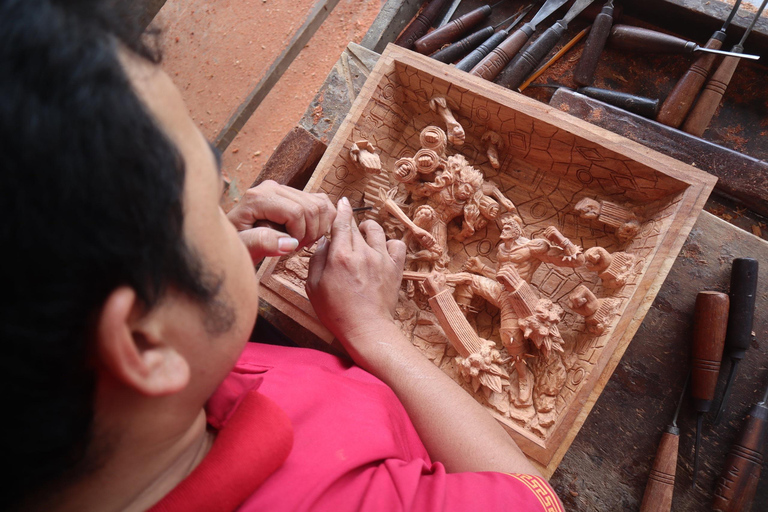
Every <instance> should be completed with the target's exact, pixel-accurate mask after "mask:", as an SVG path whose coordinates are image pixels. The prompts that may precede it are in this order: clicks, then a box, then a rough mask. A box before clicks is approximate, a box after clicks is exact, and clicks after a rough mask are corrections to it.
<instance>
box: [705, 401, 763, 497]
mask: <svg viewBox="0 0 768 512" xmlns="http://www.w3.org/2000/svg"><path fill="white" fill-rule="evenodd" d="M766 402H768V389H766V390H765V394H764V395H763V399H762V400H761V401H760V402H758V403H757V404H755V405H754V406H753V407H752V409H750V410H749V414H748V415H747V418H746V420H745V421H744V426H743V427H742V428H741V435H740V437H739V440H738V441H737V442H736V443H734V445H733V447H732V448H731V451H730V452H729V453H728V458H726V459H725V468H724V471H723V474H722V476H721V477H720V480H719V482H718V484H717V487H715V499H714V501H713V502H712V510H714V511H715V512H738V511H740V510H749V509H750V505H752V499H753V498H754V497H755V492H756V491H757V484H758V482H759V481H760V472H761V471H762V469H763V458H764V457H765V449H766V439H765V438H766V430H768V404H766ZM764 505H765V503H763V506H764ZM760 509H761V510H764V508H762V507H761V508H760ZM755 510H756V509H755Z"/></svg>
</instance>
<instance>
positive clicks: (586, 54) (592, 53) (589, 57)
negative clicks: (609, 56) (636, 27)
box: [573, 0, 613, 85]
mask: <svg viewBox="0 0 768 512" xmlns="http://www.w3.org/2000/svg"><path fill="white" fill-rule="evenodd" d="M612 26H613V0H608V2H606V3H605V5H604V6H603V8H602V10H601V11H600V13H599V14H598V15H597V16H595V21H594V23H592V30H591V31H590V33H589V37H587V41H586V42H585V43H584V51H583V52H582V53H581V58H580V59H579V63H578V64H577V65H576V69H575V70H574V72H573V81H574V82H576V83H577V84H579V85H590V84H591V83H592V81H593V80H594V79H595V69H597V61H598V60H600V54H601V53H603V48H605V42H606V41H608V36H609V35H610V33H611V27H612Z"/></svg>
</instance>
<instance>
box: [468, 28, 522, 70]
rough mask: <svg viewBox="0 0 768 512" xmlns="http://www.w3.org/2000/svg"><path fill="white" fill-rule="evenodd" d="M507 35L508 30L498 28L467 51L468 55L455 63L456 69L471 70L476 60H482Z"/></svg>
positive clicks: (476, 62) (475, 64)
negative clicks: (483, 40) (481, 42)
mask: <svg viewBox="0 0 768 512" xmlns="http://www.w3.org/2000/svg"><path fill="white" fill-rule="evenodd" d="M508 35H509V32H507V31H506V30H499V31H498V32H496V33H495V34H493V35H492V36H491V37H489V38H488V39H487V40H485V42H483V44H481V45H480V46H478V47H477V48H475V49H474V50H472V51H471V52H469V55H467V56H466V57H464V58H463V59H461V60H460V61H459V62H458V63H457V64H456V69H460V70H462V71H467V72H469V71H471V70H472V68H474V67H475V66H477V64H478V62H480V61H481V60H483V58H484V57H485V56H486V55H488V54H489V53H490V52H491V50H493V49H494V48H496V47H497V46H498V45H499V43H501V42H502V41H503V40H504V39H506V38H507V36H508Z"/></svg>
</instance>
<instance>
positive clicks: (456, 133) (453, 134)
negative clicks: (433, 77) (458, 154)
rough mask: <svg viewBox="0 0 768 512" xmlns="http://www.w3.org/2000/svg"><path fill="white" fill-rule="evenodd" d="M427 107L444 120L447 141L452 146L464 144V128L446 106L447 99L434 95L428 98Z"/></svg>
mask: <svg viewBox="0 0 768 512" xmlns="http://www.w3.org/2000/svg"><path fill="white" fill-rule="evenodd" d="M429 108H431V109H432V110H433V111H434V112H436V113H437V115H439V116H440V117H441V118H443V121H444V122H445V126H446V128H445V131H446V133H447V134H448V141H449V142H450V143H451V144H453V145H454V146H461V145H462V144H464V138H465V133H464V128H463V127H462V126H461V125H460V124H459V122H458V121H457V120H456V118H455V117H454V116H453V112H451V108H450V107H449V106H448V101H447V100H446V99H445V98H444V97H443V96H434V97H433V98H432V99H431V100H429Z"/></svg>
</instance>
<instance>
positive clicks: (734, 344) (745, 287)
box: [715, 258, 759, 424]
mask: <svg viewBox="0 0 768 512" xmlns="http://www.w3.org/2000/svg"><path fill="white" fill-rule="evenodd" d="M758 268H759V265H758V263H757V260H756V259H754V258H736V259H735V260H733V266H732V267H731V291H730V293H729V296H730V301H731V307H730V311H729V312H728V331H727V333H726V335H725V346H726V348H727V349H728V357H730V359H731V371H730V373H729V374H728V383H727V384H726V385H725V391H724V392H723V399H722V400H721V401H720V407H719V408H718V410H717V416H715V424H718V423H719V422H720V417H721V416H722V414H723V411H724V410H725V406H726V404H727V402H728V394H729V393H730V391H731V384H733V380H734V377H735V375H736V367H737V366H738V364H739V362H741V360H742V359H744V356H745V355H746V353H747V349H748V348H749V342H750V341H751V340H752V320H753V318H754V315H755V298H756V293H757V271H758Z"/></svg>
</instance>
